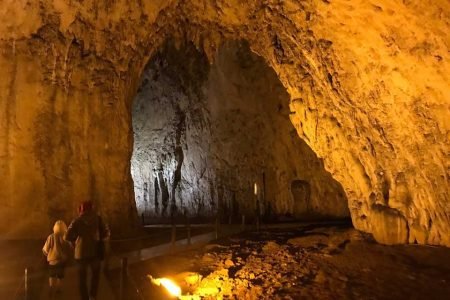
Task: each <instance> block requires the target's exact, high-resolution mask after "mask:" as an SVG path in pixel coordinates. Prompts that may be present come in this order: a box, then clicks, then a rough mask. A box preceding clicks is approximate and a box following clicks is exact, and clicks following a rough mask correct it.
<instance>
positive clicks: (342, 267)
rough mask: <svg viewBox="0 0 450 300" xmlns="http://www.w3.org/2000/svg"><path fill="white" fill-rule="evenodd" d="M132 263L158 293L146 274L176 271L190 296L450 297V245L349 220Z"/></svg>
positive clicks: (146, 288) (145, 287) (145, 286)
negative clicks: (397, 241)
mask: <svg viewBox="0 0 450 300" xmlns="http://www.w3.org/2000/svg"><path fill="white" fill-rule="evenodd" d="M131 270H132V271H131V273H132V276H134V278H135V279H139V278H142V281H140V280H138V281H137V282H139V284H138V285H139V287H140V288H141V292H144V295H146V293H148V295H152V297H155V298H152V299H165V298H164V297H165V296H164V295H165V294H164V291H161V290H158V289H157V288H155V287H153V286H151V285H150V283H149V282H148V280H147V281H146V280H145V279H144V278H143V277H144V276H145V275H144V274H145V273H150V274H152V275H153V276H155V275H156V276H169V277H171V278H173V279H174V280H176V281H177V282H178V283H179V284H180V285H181V286H182V288H183V292H184V294H183V295H184V296H185V299H423V298H427V299H446V297H447V295H448V293H449V292H450V252H449V250H448V249H446V248H439V247H424V246H412V245H411V246H383V245H378V244H375V243H374V241H373V240H372V238H371V237H370V236H368V235H366V234H363V233H361V232H358V231H356V230H354V229H350V228H348V227H345V226H338V227H333V226H331V227H330V226H328V227H320V226H310V227H304V228H299V229H294V230H286V229H283V230H281V229H280V230H269V231H262V232H260V233H248V234H245V235H242V236H235V237H231V238H228V239H224V240H221V241H220V242H219V243H217V244H210V245H208V246H206V247H204V248H203V249H202V250H199V251H195V252H190V253H187V254H180V255H176V256H168V257H165V258H162V259H158V261H150V262H147V263H146V264H144V265H142V266H133V267H132V269H131ZM187 281H189V282H187ZM158 297H160V298H158ZM199 297H200V298H199Z"/></svg>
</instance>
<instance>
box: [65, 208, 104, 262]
mask: <svg viewBox="0 0 450 300" xmlns="http://www.w3.org/2000/svg"><path fill="white" fill-rule="evenodd" d="M107 238H109V228H108V226H106V224H105V223H104V222H103V221H102V219H101V217H100V216H98V215H97V214H96V213H95V212H93V211H89V212H85V213H83V214H82V215H81V216H79V217H78V218H76V219H75V220H73V221H72V223H71V224H70V226H69V228H68V229H67V233H66V236H65V239H66V240H67V241H69V242H72V243H75V259H90V258H101V257H100V255H99V252H100V248H99V244H100V241H103V240H105V239H107Z"/></svg>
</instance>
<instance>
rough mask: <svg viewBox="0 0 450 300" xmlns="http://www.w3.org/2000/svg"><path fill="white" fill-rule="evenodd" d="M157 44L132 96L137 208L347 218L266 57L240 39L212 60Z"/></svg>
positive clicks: (157, 212)
mask: <svg viewBox="0 0 450 300" xmlns="http://www.w3.org/2000/svg"><path fill="white" fill-rule="evenodd" d="M163 49H164V50H163V51H161V53H159V54H157V55H156V56H155V58H154V59H152V61H151V63H150V64H149V67H148V68H147V70H146V71H145V72H144V75H143V81H142V86H141V87H140V89H139V91H138V93H137V96H136V99H135V101H134V103H133V129H134V152H133V157H132V167H131V172H132V175H133V181H134V191H135V197H136V204H137V208H138V212H139V214H140V215H141V214H144V215H145V216H149V217H150V218H149V220H152V222H161V220H164V217H165V218H166V221H170V218H168V217H172V216H173V217H184V215H185V214H186V215H188V216H189V217H210V218H211V217H213V218H214V217H215V215H216V213H218V214H219V217H221V218H222V219H223V221H228V219H229V217H233V218H234V219H235V221H237V220H238V218H240V214H245V215H246V216H247V217H254V216H255V215H256V214H259V215H260V216H261V217H266V218H276V217H277V216H278V217H279V216H285V215H290V216H293V217H297V218H302V219H311V218H322V219H325V218H330V217H333V218H342V217H347V216H349V212H348V202H347V199H346V198H345V196H344V191H343V190H342V187H341V186H340V185H339V184H338V183H337V182H336V181H335V180H333V179H332V177H331V175H330V174H329V173H328V172H326V171H325V170H324V169H323V164H322V162H321V161H320V160H319V159H318V158H317V157H316V155H315V154H314V152H313V151H312V150H311V149H310V148H309V147H308V146H307V145H306V143H305V142H303V141H302V140H301V139H300V138H299V137H298V135H297V133H296V131H295V128H294V127H293V125H292V123H291V122H290V120H289V113H290V112H289V106H288V105H289V95H288V94H287V93H286V91H285V90H284V87H283V86H282V85H281V83H280V82H279V80H278V78H277V76H276V74H275V73H274V72H273V70H271V69H270V68H269V67H268V66H267V65H266V64H265V62H264V60H262V59H261V58H260V57H258V56H256V55H255V54H253V53H251V52H250V50H249V48H248V46H247V45H246V44H245V43H242V42H230V43H227V44H225V45H223V46H222V48H221V49H220V50H219V51H218V53H217V56H216V57H215V60H214V64H212V65H211V66H209V64H208V62H207V60H206V57H204V55H202V54H201V53H199V52H198V51H197V50H195V48H194V47H193V46H192V45H190V46H189V45H188V46H186V47H182V48H180V49H179V50H176V49H174V48H173V45H172V46H166V47H164V48H163ZM255 183H256V185H257V187H256V195H255V194H254V193H255V190H254V184H255ZM239 220H240V219H239Z"/></svg>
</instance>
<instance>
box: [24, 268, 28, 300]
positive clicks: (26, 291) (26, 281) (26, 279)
mask: <svg viewBox="0 0 450 300" xmlns="http://www.w3.org/2000/svg"><path fill="white" fill-rule="evenodd" d="M24 285H25V286H24V288H25V300H28V268H25V274H24Z"/></svg>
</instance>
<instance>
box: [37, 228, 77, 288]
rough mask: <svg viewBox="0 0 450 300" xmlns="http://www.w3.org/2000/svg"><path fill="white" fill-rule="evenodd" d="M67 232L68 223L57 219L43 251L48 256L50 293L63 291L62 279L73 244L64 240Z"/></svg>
mask: <svg viewBox="0 0 450 300" xmlns="http://www.w3.org/2000/svg"><path fill="white" fill-rule="evenodd" d="M66 232H67V225H66V223H64V221H56V223H55V226H53V233H52V234H50V235H49V236H48V238H47V241H46V242H45V245H44V248H42V252H44V255H45V256H47V262H48V266H49V273H50V274H49V280H48V283H49V286H50V294H53V292H55V291H56V292H61V279H63V278H64V268H65V263H66V261H67V260H68V259H69V256H70V252H71V244H70V243H69V242H67V241H66V240H64V235H65V234H66Z"/></svg>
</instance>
